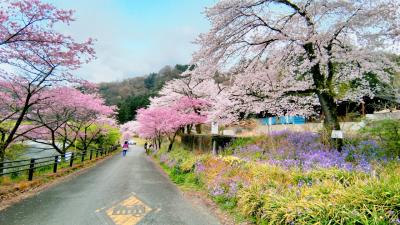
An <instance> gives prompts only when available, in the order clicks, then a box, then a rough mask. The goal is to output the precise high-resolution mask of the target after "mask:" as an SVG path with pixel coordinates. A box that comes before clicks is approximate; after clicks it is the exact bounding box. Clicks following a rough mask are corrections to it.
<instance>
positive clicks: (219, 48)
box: [193, 0, 400, 149]
mask: <svg viewBox="0 0 400 225" xmlns="http://www.w3.org/2000/svg"><path fill="white" fill-rule="evenodd" d="M399 5H400V2H398V1H391V0H374V1H371V0H355V1H341V0H332V1H327V0H314V1H310V0H295V1H289V0H243V1H242V0H233V1H225V0H221V1H219V2H218V3H217V4H215V5H214V6H213V7H211V8H208V9H207V10H206V12H205V14H206V16H207V18H208V19H209V20H210V21H211V24H212V28H211V29H210V31H209V32H208V33H205V34H202V35H200V37H199V39H198V40H197V43H198V44H200V46H201V48H200V50H199V51H197V52H196V53H195V54H194V57H193V63H195V64H196V65H197V68H196V70H198V71H197V73H195V74H197V75H199V76H202V77H212V76H214V74H215V73H216V72H217V71H220V72H221V71H223V72H226V73H230V74H235V75H237V76H236V78H235V82H237V83H236V84H235V87H234V88H233V90H232V91H231V94H232V95H240V98H234V100H235V99H236V100H240V101H243V102H244V103H245V104H251V107H252V106H253V104H252V103H253V102H255V107H254V108H256V109H257V111H259V110H263V111H264V110H266V111H271V112H272V113H277V114H282V113H286V112H289V113H290V114H291V113H295V112H297V110H299V109H301V108H302V106H305V105H306V104H315V102H316V101H317V102H318V103H319V106H320V107H321V110H322V112H323V115H324V125H325V128H326V129H328V130H340V125H339V121H338V116H337V103H338V101H340V100H348V99H351V100H353V101H359V102H360V101H362V97H364V96H369V97H373V95H374V90H373V89H372V88H371V87H370V85H369V84H368V80H367V79H366V74H367V73H370V74H371V73H372V74H374V76H376V77H377V78H378V79H379V80H381V81H383V82H387V81H389V80H390V77H391V75H392V74H393V72H394V71H396V70H398V68H397V65H395V64H394V63H393V61H392V60H391V59H390V54H389V53H398V50H399V49H398V48H397V47H398V43H399V41H400V40H399V37H400V35H399V34H400V27H399V23H400V13H399V9H400V6H399ZM258 79H261V81H262V82H261V84H262V85H259V83H260V82H259V81H260V80H258ZM264 81H265V82H264ZM257 83H258V84H257ZM253 84H255V85H254V86H253ZM245 87H251V88H250V89H247V90H243V89H242V88H245ZM254 87H257V89H256V90H254ZM255 100H257V101H255ZM258 102H262V103H263V104H260V105H259V104H258ZM228 105H229V104H228ZM246 107H247V106H246ZM279 108H281V109H279ZM311 109H312V107H306V108H305V109H304V110H301V111H299V112H301V113H304V112H307V111H308V112H309V111H310V110H311ZM340 145H341V143H339V146H338V147H339V149H340Z"/></svg>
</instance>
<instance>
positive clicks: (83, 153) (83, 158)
mask: <svg viewBox="0 0 400 225" xmlns="http://www.w3.org/2000/svg"><path fill="white" fill-rule="evenodd" d="M85 155H86V151H84V152H82V162H83V161H85Z"/></svg>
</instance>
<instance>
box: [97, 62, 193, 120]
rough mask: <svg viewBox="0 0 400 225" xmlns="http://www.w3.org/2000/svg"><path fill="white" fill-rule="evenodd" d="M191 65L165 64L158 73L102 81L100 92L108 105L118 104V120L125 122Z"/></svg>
mask: <svg viewBox="0 0 400 225" xmlns="http://www.w3.org/2000/svg"><path fill="white" fill-rule="evenodd" d="M188 67H189V66H188V65H179V64H177V65H175V66H174V67H171V66H165V67H163V68H162V69H161V70H160V71H159V72H158V73H151V74H148V75H146V76H140V77H134V78H129V79H125V80H123V81H119V82H107V83H100V84H99V89H100V94H101V95H102V96H103V97H104V98H105V100H106V103H107V104H108V105H117V106H118V108H119V109H118V115H117V118H118V121H119V122H120V123H124V122H126V121H129V120H132V119H133V118H134V116H135V115H136V110H137V109H139V108H142V107H145V106H147V105H148V104H149V103H150V102H149V98H150V97H152V96H156V95H157V93H158V91H159V90H160V89H161V88H162V87H163V85H164V84H165V82H167V81H169V80H172V79H175V78H179V75H180V74H182V73H183V72H184V71H185V70H186V69H187V68H188Z"/></svg>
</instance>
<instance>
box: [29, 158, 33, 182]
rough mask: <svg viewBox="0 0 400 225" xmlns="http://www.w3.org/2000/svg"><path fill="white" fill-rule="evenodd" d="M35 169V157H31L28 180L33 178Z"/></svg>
mask: <svg viewBox="0 0 400 225" xmlns="http://www.w3.org/2000/svg"><path fill="white" fill-rule="evenodd" d="M34 170H35V159H31V163H30V164H29V173H28V180H29V181H31V180H33V171H34Z"/></svg>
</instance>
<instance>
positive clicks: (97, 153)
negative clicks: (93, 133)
mask: <svg viewBox="0 0 400 225" xmlns="http://www.w3.org/2000/svg"><path fill="white" fill-rule="evenodd" d="M97 157H99V150H98V149H96V159H97Z"/></svg>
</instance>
